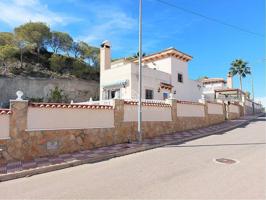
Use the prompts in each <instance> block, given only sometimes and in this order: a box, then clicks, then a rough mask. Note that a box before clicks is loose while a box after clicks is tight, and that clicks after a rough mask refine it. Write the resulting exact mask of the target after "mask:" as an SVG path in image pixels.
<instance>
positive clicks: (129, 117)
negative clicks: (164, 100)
mask: <svg viewBox="0 0 266 200" xmlns="http://www.w3.org/2000/svg"><path fill="white" fill-rule="evenodd" d="M137 111H138V106H136V105H124V121H125V122H136V121H137V120H138V112H137ZM142 120H143V121H172V111H171V107H159V106H142Z"/></svg>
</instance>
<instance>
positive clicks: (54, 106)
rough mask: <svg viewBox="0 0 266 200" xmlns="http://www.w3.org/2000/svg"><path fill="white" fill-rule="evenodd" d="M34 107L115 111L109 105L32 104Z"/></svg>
mask: <svg viewBox="0 0 266 200" xmlns="http://www.w3.org/2000/svg"><path fill="white" fill-rule="evenodd" d="M30 106H32V107H38V108H62V109H64V108H78V109H108V110H110V109H113V106H109V105H97V106H95V105H75V104H66V103H30Z"/></svg>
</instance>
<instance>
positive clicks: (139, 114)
mask: <svg viewBox="0 0 266 200" xmlns="http://www.w3.org/2000/svg"><path fill="white" fill-rule="evenodd" d="M141 99H142V0H139V102H138V141H139V142H140V143H141V142H142V131H141V127H142V126H141V123H142V102H141Z"/></svg>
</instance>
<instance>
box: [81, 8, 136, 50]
mask: <svg viewBox="0 0 266 200" xmlns="http://www.w3.org/2000/svg"><path fill="white" fill-rule="evenodd" d="M91 8H93V9H91ZM88 12H89V13H90V14H91V16H93V23H91V24H88V27H89V28H88V32H87V33H85V34H83V35H81V36H79V37H78V38H77V40H84V41H86V42H88V43H90V44H93V45H99V43H100V42H102V41H103V40H106V39H107V40H110V41H111V43H112V45H113V46H114V48H115V49H116V50H118V49H120V50H121V49H125V48H128V49H130V47H128V46H127V45H126V44H125V41H127V40H126V39H125V37H127V36H128V34H134V32H136V31H137V30H138V26H137V25H138V23H137V19H134V18H133V17H132V16H130V15H129V14H128V13H126V12H125V11H123V10H121V9H120V8H118V7H115V6H110V5H108V7H106V6H105V5H101V4H100V3H99V4H98V5H94V6H92V5H91V6H90V7H88ZM128 40H132V38H128Z"/></svg>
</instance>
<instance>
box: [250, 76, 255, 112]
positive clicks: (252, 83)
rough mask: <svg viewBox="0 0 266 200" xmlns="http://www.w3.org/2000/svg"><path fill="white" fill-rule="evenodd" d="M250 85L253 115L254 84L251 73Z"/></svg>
mask: <svg viewBox="0 0 266 200" xmlns="http://www.w3.org/2000/svg"><path fill="white" fill-rule="evenodd" d="M251 85H252V112H253V115H254V114H255V107H254V82H253V74H252V73H251Z"/></svg>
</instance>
